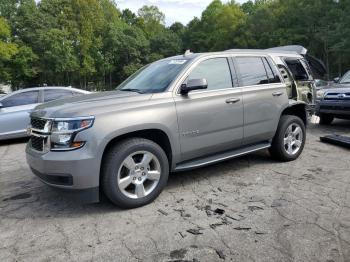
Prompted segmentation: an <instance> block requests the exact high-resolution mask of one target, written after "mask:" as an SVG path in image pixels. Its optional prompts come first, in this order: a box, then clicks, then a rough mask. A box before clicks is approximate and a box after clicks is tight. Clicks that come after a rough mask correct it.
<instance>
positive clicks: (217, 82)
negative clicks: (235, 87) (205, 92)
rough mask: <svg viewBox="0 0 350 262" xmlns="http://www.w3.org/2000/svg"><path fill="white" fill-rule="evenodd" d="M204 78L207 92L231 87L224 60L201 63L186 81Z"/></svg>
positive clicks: (228, 71) (228, 68) (226, 62)
mask: <svg viewBox="0 0 350 262" xmlns="http://www.w3.org/2000/svg"><path fill="white" fill-rule="evenodd" d="M200 78H205V79H206V80H207V82H208V89H209V90H216V89H224V88H230V87H232V78H231V71H230V67H229V64H228V61H227V59H226V58H213V59H208V60H206V61H203V62H201V63H200V64H199V65H198V66H197V67H196V68H195V69H193V71H192V72H191V73H190V75H189V76H188V79H200Z"/></svg>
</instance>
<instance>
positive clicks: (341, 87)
mask: <svg viewBox="0 0 350 262" xmlns="http://www.w3.org/2000/svg"><path fill="white" fill-rule="evenodd" d="M323 90H324V91H325V92H334V93H350V84H332V85H331V86H329V87H327V88H324V89H323Z"/></svg>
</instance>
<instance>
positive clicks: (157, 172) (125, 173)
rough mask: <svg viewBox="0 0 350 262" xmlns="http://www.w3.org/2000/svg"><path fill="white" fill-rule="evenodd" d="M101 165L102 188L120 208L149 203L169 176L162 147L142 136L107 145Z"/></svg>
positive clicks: (166, 159)
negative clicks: (102, 164)
mask: <svg viewBox="0 0 350 262" xmlns="http://www.w3.org/2000/svg"><path fill="white" fill-rule="evenodd" d="M103 167H104V168H103V172H102V187H103V191H104V193H105V194H106V196H107V197H108V198H109V199H110V200H111V201H112V202H113V203H114V204H115V205H117V206H120V207H122V208H136V207H139V206H143V205H146V204H148V203H150V202H152V201H153V200H154V199H155V198H157V197H158V195H159V194H160V193H161V191H162V190H163V188H164V187H165V185H166V183H167V180H168V176H169V163H168V158H167V156H166V154H165V152H164V150H163V149H162V148H161V147H160V146H159V145H157V144H156V143H154V142H153V141H150V140H147V139H142V138H132V139H128V140H125V141H122V142H121V143H119V144H117V145H116V146H114V147H113V148H111V149H110V150H109V152H108V153H107V155H106V157H105V160H104V166H103Z"/></svg>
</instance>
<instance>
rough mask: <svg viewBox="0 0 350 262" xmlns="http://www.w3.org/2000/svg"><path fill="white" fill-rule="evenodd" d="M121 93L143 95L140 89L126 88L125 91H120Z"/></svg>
mask: <svg viewBox="0 0 350 262" xmlns="http://www.w3.org/2000/svg"><path fill="white" fill-rule="evenodd" d="M119 91H124V92H136V93H139V94H143V92H142V91H141V90H140V89H137V88H125V89H119Z"/></svg>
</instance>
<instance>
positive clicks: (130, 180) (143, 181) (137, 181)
mask: <svg viewBox="0 0 350 262" xmlns="http://www.w3.org/2000/svg"><path fill="white" fill-rule="evenodd" d="M160 175H161V166H160V162H159V160H158V158H157V157H156V156H155V155H154V154H152V153H151V152H148V151H138V152H135V153H132V154H130V155H129V156H128V157H126V158H125V159H124V161H123V162H122V164H121V166H120V168H119V170H118V181H117V182H118V187H119V189H120V191H121V192H122V193H123V194H124V195H125V196H127V197H129V198H132V199H139V198H142V197H145V196H147V195H149V194H150V193H152V192H153V190H154V189H155V188H156V187H157V185H158V183H159V179H160Z"/></svg>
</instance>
